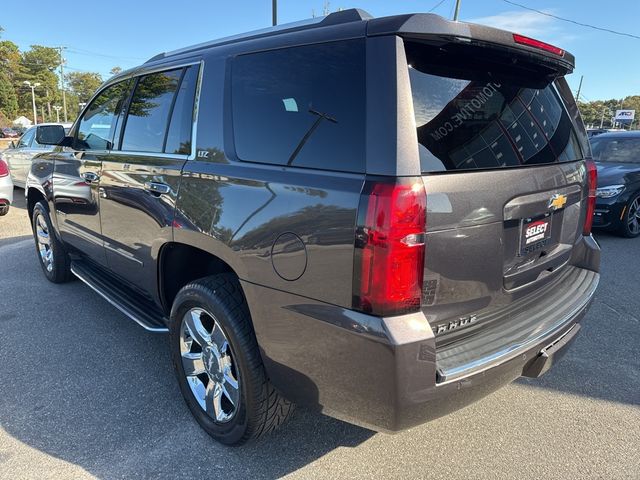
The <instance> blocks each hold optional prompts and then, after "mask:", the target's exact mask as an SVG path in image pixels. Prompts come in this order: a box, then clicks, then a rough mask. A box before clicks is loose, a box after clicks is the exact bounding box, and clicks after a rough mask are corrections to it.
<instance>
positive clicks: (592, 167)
mask: <svg viewBox="0 0 640 480" xmlns="http://www.w3.org/2000/svg"><path fill="white" fill-rule="evenodd" d="M585 164H586V167H587V185H588V188H589V193H588V196H587V216H586V218H585V219H584V227H583V229H582V234H583V235H591V226H592V225H593V214H594V212H595V210H596V189H597V187H598V169H597V168H596V164H595V162H594V161H593V160H585Z"/></svg>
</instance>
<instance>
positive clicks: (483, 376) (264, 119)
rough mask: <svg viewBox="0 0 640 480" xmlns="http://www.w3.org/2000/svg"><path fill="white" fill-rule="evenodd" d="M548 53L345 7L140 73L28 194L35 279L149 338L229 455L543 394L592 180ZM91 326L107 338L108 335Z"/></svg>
mask: <svg viewBox="0 0 640 480" xmlns="http://www.w3.org/2000/svg"><path fill="white" fill-rule="evenodd" d="M572 69H573V57H572V56H571V55H570V54H569V53H568V52H565V51H564V50H561V49H559V48H557V47H554V46H552V45H548V44H546V43H543V42H540V41H537V40H534V39H531V38H528V37H524V36H521V35H518V34H513V33H509V32H505V31H501V30H496V29H493V28H487V27H483V26H479V25H472V24H467V23H459V22H449V21H446V20H444V19H443V18H441V17H438V16H435V15H428V14H414V15H401V16H394V17H387V18H379V19H373V18H371V17H370V16H369V15H367V14H366V13H364V12H362V11H360V10H348V11H342V12H338V13H334V14H331V15H329V16H327V17H325V18H321V19H314V20H312V21H309V22H303V23H299V24H292V25H283V26H281V27H277V28H273V29H268V30H265V31H260V32H254V33H249V34H246V35H242V36H238V37H233V38H226V39H221V40H218V41H214V42H211V43H206V44H202V45H196V46H193V47H188V48H184V49H182V50H177V51H175V52H170V53H163V54H160V55H157V56H156V57H153V58H152V59H150V60H149V61H148V62H146V63H144V64H143V65H141V66H140V67H137V68H135V69H132V70H130V71H127V72H123V73H122V74H119V75H117V76H115V77H114V78H112V79H110V80H109V81H108V82H106V83H105V84H104V85H103V86H102V87H101V88H100V89H99V90H98V92H97V93H96V95H95V96H94V98H93V99H92V100H91V102H89V104H88V105H87V106H86V108H85V109H84V111H83V112H82V114H81V116H80V118H79V119H78V120H77V121H76V123H75V124H74V126H73V128H72V129H71V132H70V133H69V135H67V136H65V135H64V132H63V131H61V129H60V127H55V126H52V127H48V128H43V129H42V130H41V131H39V133H38V142H39V143H42V144H55V145H57V146H56V147H55V149H54V150H53V152H51V153H44V154H42V155H40V156H39V157H37V158H36V159H35V160H34V162H33V165H32V169H31V171H30V173H29V176H28V180H27V196H28V210H29V213H30V215H31V219H32V224H33V230H34V236H35V240H36V245H37V251H38V258H39V259H40V261H41V264H42V268H43V271H44V273H45V275H46V276H47V278H48V279H49V280H51V281H53V282H63V281H66V280H69V279H71V278H72V277H73V276H74V275H75V276H76V277H78V278H80V279H81V280H82V281H83V282H85V283H87V284H88V285H89V286H90V287H91V288H92V289H94V290H95V291H96V292H97V293H98V294H99V295H101V296H102V297H104V298H105V299H107V300H108V301H109V302H110V303H112V304H113V305H114V306H115V307H117V308H118V309H120V310H121V311H122V312H124V313H125V314H126V315H128V316H129V317H131V318H132V319H133V320H135V321H136V322H138V323H139V324H140V325H142V326H143V327H144V328H146V329H148V330H151V331H157V332H166V331H168V332H169V338H170V345H171V354H172V358H173V362H174V364H175V369H176V373H177V378H178V382H179V384H180V388H181V390H182V393H183V395H184V398H185V400H186V403H187V405H188V406H189V408H190V410H191V411H192V413H193V414H194V416H195V418H196V419H197V421H198V422H199V424H200V425H201V426H202V427H203V428H204V429H205V430H206V431H207V432H208V433H210V434H211V435H212V436H213V437H215V438H216V439H218V440H219V441H221V442H223V443H226V444H240V443H243V442H245V441H247V440H250V439H253V438H256V437H258V436H260V435H262V434H264V433H266V432H269V431H271V430H272V429H274V428H275V427H277V426H278V425H279V424H281V423H282V422H283V421H284V420H285V419H286V418H287V417H288V416H289V415H290V413H291V412H292V405H293V403H297V404H303V405H307V406H311V407H313V408H316V409H318V410H321V411H322V412H325V413H328V414H330V415H333V416H335V417H338V418H342V419H345V420H347V421H349V422H353V423H356V424H360V425H364V426H367V427H370V428H373V429H376V430H382V431H397V430H401V429H405V428H408V427H411V426H413V425H417V424H420V423H422V422H425V421H427V420H429V419H433V418H436V417H438V416H440V415H444V414H446V413H447V412H450V411H452V410H455V409H457V408H461V407H462V406H464V405H467V404H469V403H470V402H472V401H474V400H476V399H479V398H481V397H483V396H485V395H487V394H488V393H490V392H491V391H493V390H495V389H496V388H498V387H500V386H501V385H504V384H506V383H508V382H510V381H512V380H514V379H515V378H517V377H519V376H521V375H526V376H532V377H536V376H539V375H541V374H542V373H544V372H545V371H546V370H547V369H548V368H549V367H550V366H551V364H552V363H554V362H555V361H556V360H557V358H558V357H559V356H560V355H561V354H562V353H563V352H564V351H565V350H566V348H564V347H565V346H566V345H567V344H568V343H569V342H571V340H572V339H573V338H575V335H576V333H577V332H578V330H579V329H580V325H579V321H580V319H581V318H582V317H583V316H584V314H585V312H586V310H587V309H588V307H589V304H590V302H591V299H592V297H593V294H594V291H595V289H596V286H597V284H598V279H599V274H598V269H599V261H600V251H599V248H598V245H597V244H596V242H595V241H594V239H593V237H592V236H591V220H592V217H593V209H594V201H595V188H596V172H595V168H594V164H593V162H592V161H591V159H590V155H591V154H590V150H589V144H588V142H587V138H586V134H585V131H584V127H583V124H582V121H581V119H580V116H579V114H578V110H577V108H576V105H575V103H574V101H573V99H572V95H571V92H570V90H569V88H568V86H567V83H566V82H565V80H564V78H563V77H564V75H566V74H568V73H570V72H571V71H572ZM105 321H108V319H105Z"/></svg>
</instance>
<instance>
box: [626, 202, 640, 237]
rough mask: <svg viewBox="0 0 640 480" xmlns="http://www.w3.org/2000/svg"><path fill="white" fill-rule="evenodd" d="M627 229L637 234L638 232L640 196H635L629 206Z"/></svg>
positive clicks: (639, 229) (639, 228) (639, 224)
mask: <svg viewBox="0 0 640 480" xmlns="http://www.w3.org/2000/svg"><path fill="white" fill-rule="evenodd" d="M627 218H628V222H629V231H630V232H631V233H632V234H634V235H637V234H638V232H640V197H638V198H636V199H635V200H634V201H633V203H631V205H630V206H629V216H628V217H627Z"/></svg>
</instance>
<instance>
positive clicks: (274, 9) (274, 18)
mask: <svg viewBox="0 0 640 480" xmlns="http://www.w3.org/2000/svg"><path fill="white" fill-rule="evenodd" d="M277 24H278V0H271V25H273V26H274V27H275V26H276V25H277Z"/></svg>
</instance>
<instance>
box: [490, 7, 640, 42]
mask: <svg viewBox="0 0 640 480" xmlns="http://www.w3.org/2000/svg"><path fill="white" fill-rule="evenodd" d="M502 1H503V2H504V3H508V4H509V5H514V6H516V7H520V8H524V9H525V10H529V11H531V12H536V13H539V14H540V15H544V16H546V17H551V18H555V19H556V20H562V21H563V22H568V23H573V24H574V25H579V26H581V27H587V28H592V29H594V30H600V31H601V32H607V33H613V34H614V35H621V36H623V37H631V38H635V39H637V40H640V36H638V35H634V34H632V33H625V32H618V31H616V30H611V29H609V28H602V27H597V26H595V25H590V24H588V23H582V22H577V21H575V20H571V19H569V18H563V17H559V16H558V15H554V14H552V13H548V12H543V11H542V10H536V9H535V8H531V7H527V6H526V5H522V4H520V3H517V2H513V1H511V0H502Z"/></svg>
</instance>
